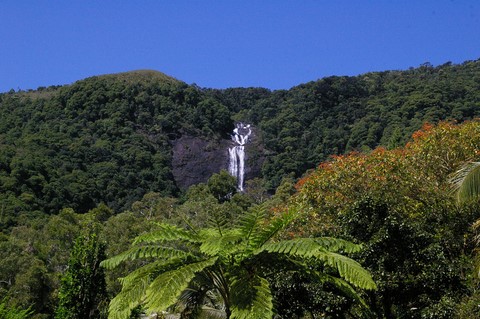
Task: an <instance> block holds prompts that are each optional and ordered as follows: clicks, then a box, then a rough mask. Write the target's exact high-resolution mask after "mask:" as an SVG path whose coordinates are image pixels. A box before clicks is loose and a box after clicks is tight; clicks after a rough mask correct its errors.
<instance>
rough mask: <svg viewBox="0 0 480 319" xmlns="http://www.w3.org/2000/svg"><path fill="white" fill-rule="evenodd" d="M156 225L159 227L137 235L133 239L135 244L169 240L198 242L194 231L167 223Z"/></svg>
mask: <svg viewBox="0 0 480 319" xmlns="http://www.w3.org/2000/svg"><path fill="white" fill-rule="evenodd" d="M156 225H157V227H158V228H159V229H156V230H154V231H152V232H149V233H147V234H142V235H140V236H137V237H136V238H135V240H134V241H133V244H134V245H136V244H139V243H154V242H167V241H176V240H180V241H188V242H198V237H197V235H196V234H195V233H194V232H192V231H189V230H186V229H183V228H180V227H178V226H175V225H170V224H165V223H160V224H158V223H157V224H156Z"/></svg>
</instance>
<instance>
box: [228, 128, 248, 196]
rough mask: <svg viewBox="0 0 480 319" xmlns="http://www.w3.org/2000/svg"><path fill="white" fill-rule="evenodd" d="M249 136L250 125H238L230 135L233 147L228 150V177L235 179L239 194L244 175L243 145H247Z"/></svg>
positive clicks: (241, 189)
mask: <svg viewBox="0 0 480 319" xmlns="http://www.w3.org/2000/svg"><path fill="white" fill-rule="evenodd" d="M250 134H252V129H251V128H250V124H247V125H245V124H243V123H238V124H237V125H236V127H235V129H234V130H233V134H232V141H233V142H234V143H235V145H234V146H233V147H230V148H229V149H228V154H229V163H228V171H229V173H230V175H232V176H234V177H236V178H237V183H238V184H237V188H238V190H239V191H241V192H243V179H244V175H245V144H247V142H248V137H249V136H250Z"/></svg>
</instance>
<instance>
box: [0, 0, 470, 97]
mask: <svg viewBox="0 0 480 319" xmlns="http://www.w3.org/2000/svg"><path fill="white" fill-rule="evenodd" d="M479 58H480V1H478V0H470V1H467V0H464V1H455V0H451V1H447V0H425V1H422V0H410V1H408V0H404V1H399V0H398V1H397V0H384V1H373V0H372V1H361V0H356V1H354V0H351V1H347V0H344V1H342V0H328V1H327V0H325V1H323V0H317V1H310V0H290V1H283V0H257V1H249V0H237V1H233V0H217V1H209V0H203V1H200V0H191V1H185V0H168V1H167V0H165V1H161V0H137V1H133V0H132V1H126V0H123V1H122V0H115V1H113V0H101V1H87V0H83V1H76V0H71V1H70V0H64V1H61V0H51V1H46V0H30V1H27V0H25V1H22V0H15V1H14V0H3V1H1V3H0V92H5V91H8V90H10V89H12V88H13V89H15V90H17V89H24V90H25V89H36V88H37V87H39V86H49V85H60V84H70V83H72V82H75V81H76V80H80V79H83V78H86V77H89V76H93V75H100V74H106V73H116V72H123V71H129V70H136V69H154V70H158V71H161V72H164V73H166V74H168V75H171V76H173V77H175V78H177V79H179V80H182V81H185V82H187V83H189V84H191V83H196V84H197V85H199V86H201V87H213V88H226V87H237V86H244V87H247V86H261V87H267V88H270V89H286V88H290V87H292V86H295V85H298V84H300V83H304V82H308V81H312V80H317V79H319V78H322V77H325V76H329V75H358V74H362V73H366V72H369V71H383V70H403V69H408V68H409V67H417V66H419V65H420V64H422V63H425V62H430V63H432V64H433V65H439V64H443V63H445V62H448V61H451V62H453V63H461V62H463V61H465V60H477V59H479Z"/></svg>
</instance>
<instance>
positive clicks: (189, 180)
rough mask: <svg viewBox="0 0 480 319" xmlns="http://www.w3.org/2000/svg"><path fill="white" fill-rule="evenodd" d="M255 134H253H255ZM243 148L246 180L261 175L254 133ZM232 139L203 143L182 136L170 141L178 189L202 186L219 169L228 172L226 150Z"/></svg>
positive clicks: (261, 155) (195, 138) (196, 138)
mask: <svg viewBox="0 0 480 319" xmlns="http://www.w3.org/2000/svg"><path fill="white" fill-rule="evenodd" d="M254 133H255V132H254ZM252 135H253V139H252V140H251V141H249V143H248V144H247V145H246V146H245V150H246V154H245V157H246V158H245V160H246V167H245V180H247V179H252V178H254V177H259V176H261V167H262V164H263V161H264V156H263V148H262V146H261V143H260V141H259V139H257V138H256V135H255V134H252ZM232 145H233V143H232V141H231V140H227V139H223V140H206V139H203V138H201V137H195V136H190V135H183V136H182V137H180V138H178V139H176V140H174V141H172V150H173V157H172V171H173V176H174V178H175V182H176V184H177V186H178V187H179V188H180V189H182V190H185V189H187V188H188V187H189V186H191V185H194V184H198V183H205V182H207V180H208V179H209V178H210V176H212V175H213V174H215V173H218V172H220V170H222V169H225V170H228V148H229V147H231V146H232Z"/></svg>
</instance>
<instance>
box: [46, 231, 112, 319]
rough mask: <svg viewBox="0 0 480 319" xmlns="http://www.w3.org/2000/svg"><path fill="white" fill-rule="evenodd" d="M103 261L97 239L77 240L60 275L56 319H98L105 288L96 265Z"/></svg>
mask: <svg viewBox="0 0 480 319" xmlns="http://www.w3.org/2000/svg"><path fill="white" fill-rule="evenodd" d="M103 259H105V253H104V245H103V244H102V243H100V242H99V241H98V239H97V235H96V234H94V233H91V234H89V235H85V236H80V237H78V238H77V240H76V242H75V246H74V247H73V251H72V253H71V255H70V259H69V262H68V268H67V271H66V272H65V274H64V275H63V278H62V281H61V286H60V292H59V306H58V308H57V311H56V313H55V318H57V319H86V318H101V317H102V313H104V312H103V311H102V307H104V306H105V305H106V300H107V298H106V287H105V276H104V272H103V268H101V267H100V261H101V260H103Z"/></svg>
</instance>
